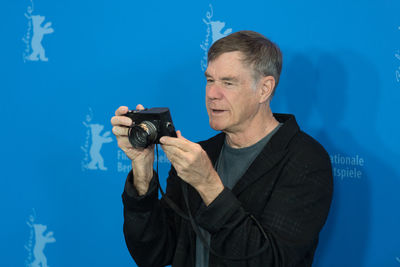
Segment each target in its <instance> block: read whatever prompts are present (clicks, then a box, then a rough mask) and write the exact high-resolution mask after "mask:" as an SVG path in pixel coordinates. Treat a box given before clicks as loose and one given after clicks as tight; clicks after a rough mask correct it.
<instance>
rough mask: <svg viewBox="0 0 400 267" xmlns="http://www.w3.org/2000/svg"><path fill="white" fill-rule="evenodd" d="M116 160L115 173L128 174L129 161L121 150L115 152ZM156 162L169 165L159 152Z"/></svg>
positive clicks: (164, 156) (165, 157) (162, 153)
mask: <svg viewBox="0 0 400 267" xmlns="http://www.w3.org/2000/svg"><path fill="white" fill-rule="evenodd" d="M117 159H118V163H117V172H125V173H128V172H129V171H130V170H131V169H132V165H131V159H130V158H128V157H127V156H126V155H125V153H124V152H123V151H121V150H118V151H117ZM157 160H158V163H167V164H169V163H170V161H169V160H168V158H167V156H166V155H165V154H164V152H162V151H160V152H159V155H158V159H157Z"/></svg>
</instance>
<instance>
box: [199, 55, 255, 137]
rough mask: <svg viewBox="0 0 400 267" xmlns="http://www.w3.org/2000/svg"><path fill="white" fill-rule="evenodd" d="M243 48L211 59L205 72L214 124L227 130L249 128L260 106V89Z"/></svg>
mask: <svg viewBox="0 0 400 267" xmlns="http://www.w3.org/2000/svg"><path fill="white" fill-rule="evenodd" d="M241 58H242V53H241V52H228V53H224V54H222V55H220V56H219V57H218V58H216V59H215V60H213V61H211V62H209V64H208V68H207V70H206V72H205V75H206V78H207V85H206V107H207V112H208V116H209V120H210V126H211V128H213V129H214V130H217V131H224V132H226V133H238V132H241V131H244V130H246V127H249V126H250V125H251V121H252V119H253V118H254V116H255V115H256V113H257V112H258V110H259V105H260V103H259V99H260V97H259V93H258V89H257V90H256V88H255V86H256V85H255V84H254V76H253V72H252V70H251V69H250V67H247V66H245V65H244V64H243V63H242V62H241Z"/></svg>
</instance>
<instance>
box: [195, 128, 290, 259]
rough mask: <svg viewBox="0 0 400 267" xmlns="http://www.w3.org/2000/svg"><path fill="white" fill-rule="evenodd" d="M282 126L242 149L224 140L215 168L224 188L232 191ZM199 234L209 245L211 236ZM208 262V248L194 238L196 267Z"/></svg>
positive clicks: (204, 233) (203, 231)
mask: <svg viewBox="0 0 400 267" xmlns="http://www.w3.org/2000/svg"><path fill="white" fill-rule="evenodd" d="M281 126H282V123H279V124H278V125H277V126H276V127H275V129H273V130H272V131H271V132H270V133H268V134H267V135H266V136H264V137H263V138H262V139H261V140H259V141H258V142H257V143H255V144H253V145H251V146H248V147H244V148H233V147H231V146H229V145H228V143H227V140H226V138H225V141H224V145H223V146H222V149H221V152H220V155H219V157H218V160H217V163H216V164H215V168H216V170H217V172H218V175H219V177H220V178H221V181H222V183H223V184H224V186H225V187H227V188H229V189H232V188H233V187H234V185H235V184H236V182H237V181H238V180H239V179H240V177H242V175H243V174H244V173H245V172H246V170H247V169H248V167H249V166H250V164H251V163H252V162H253V161H254V159H255V158H256V157H257V155H258V154H260V152H261V150H262V149H263V148H264V147H265V145H266V144H267V143H268V141H269V140H270V139H271V137H272V136H273V135H274V134H275V132H276V131H278V129H279V128H280V127H281ZM200 231H201V233H202V234H203V236H204V238H205V239H206V240H207V244H208V245H210V241H211V235H210V233H208V232H207V231H206V230H204V229H202V228H200ZM208 262H209V251H208V248H207V247H206V246H205V245H204V244H203V243H202V241H201V239H200V238H199V237H196V263H195V266H196V267H208Z"/></svg>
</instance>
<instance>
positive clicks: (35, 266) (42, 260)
mask: <svg viewBox="0 0 400 267" xmlns="http://www.w3.org/2000/svg"><path fill="white" fill-rule="evenodd" d="M33 229H34V230H35V246H34V248H33V256H34V257H35V260H34V261H33V262H32V263H31V264H30V266H31V267H48V265H47V258H46V256H45V255H44V252H43V251H44V247H45V246H46V244H47V243H54V242H56V239H55V238H54V237H53V232H48V233H47V234H46V235H44V232H45V231H46V229H47V226H46V225H43V224H34V225H33Z"/></svg>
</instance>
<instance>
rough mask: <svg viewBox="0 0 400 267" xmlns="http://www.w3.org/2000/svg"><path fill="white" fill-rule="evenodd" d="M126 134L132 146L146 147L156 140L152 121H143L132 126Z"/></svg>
mask: <svg viewBox="0 0 400 267" xmlns="http://www.w3.org/2000/svg"><path fill="white" fill-rule="evenodd" d="M128 136H129V142H130V143H131V144H132V146H133V147H136V148H139V147H141V148H146V147H148V146H149V145H151V144H153V143H154V142H155V141H156V138H157V128H156V126H155V125H154V124H153V123H151V122H149V121H143V122H142V123H140V124H138V125H135V126H133V127H132V128H131V129H130V131H129V134H128Z"/></svg>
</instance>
